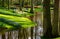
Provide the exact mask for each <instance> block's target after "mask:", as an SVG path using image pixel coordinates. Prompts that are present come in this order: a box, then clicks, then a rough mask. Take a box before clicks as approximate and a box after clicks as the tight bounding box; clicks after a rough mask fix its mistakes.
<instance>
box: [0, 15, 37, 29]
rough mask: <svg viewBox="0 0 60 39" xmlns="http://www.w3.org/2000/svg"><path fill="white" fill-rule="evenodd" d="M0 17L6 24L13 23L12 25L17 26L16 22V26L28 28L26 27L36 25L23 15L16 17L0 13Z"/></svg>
mask: <svg viewBox="0 0 60 39" xmlns="http://www.w3.org/2000/svg"><path fill="white" fill-rule="evenodd" d="M0 18H4V19H1V20H0V21H2V22H4V23H6V24H9V25H13V26H17V24H18V26H17V27H23V28H28V27H33V26H35V25H36V24H35V23H34V22H32V21H31V20H29V19H28V18H25V17H16V16H9V15H3V14H0ZM3 20H4V21H3ZM20 25H21V26H20Z"/></svg>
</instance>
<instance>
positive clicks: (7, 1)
mask: <svg viewBox="0 0 60 39" xmlns="http://www.w3.org/2000/svg"><path fill="white" fill-rule="evenodd" d="M9 1H10V0H7V3H8V10H9V7H10V2H9Z"/></svg>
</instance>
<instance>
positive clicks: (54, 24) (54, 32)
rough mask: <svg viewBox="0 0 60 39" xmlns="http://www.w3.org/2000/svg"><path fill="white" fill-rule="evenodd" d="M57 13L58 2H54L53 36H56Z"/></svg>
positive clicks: (57, 0) (56, 0)
mask: <svg viewBox="0 0 60 39" xmlns="http://www.w3.org/2000/svg"><path fill="white" fill-rule="evenodd" d="M58 13H59V0H55V2H54V16H53V36H54V37H57V36H58V16H59V15H58Z"/></svg>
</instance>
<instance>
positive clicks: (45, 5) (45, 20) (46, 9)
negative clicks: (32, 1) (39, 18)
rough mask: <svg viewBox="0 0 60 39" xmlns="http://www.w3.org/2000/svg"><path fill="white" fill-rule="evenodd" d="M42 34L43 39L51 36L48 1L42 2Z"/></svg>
mask: <svg viewBox="0 0 60 39" xmlns="http://www.w3.org/2000/svg"><path fill="white" fill-rule="evenodd" d="M43 9H44V12H43V34H44V36H45V37H51V36H52V25H51V13H50V0H44V2H43Z"/></svg>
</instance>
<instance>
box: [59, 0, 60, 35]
mask: <svg viewBox="0 0 60 39" xmlns="http://www.w3.org/2000/svg"><path fill="white" fill-rule="evenodd" d="M59 35H60V0H59Z"/></svg>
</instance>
